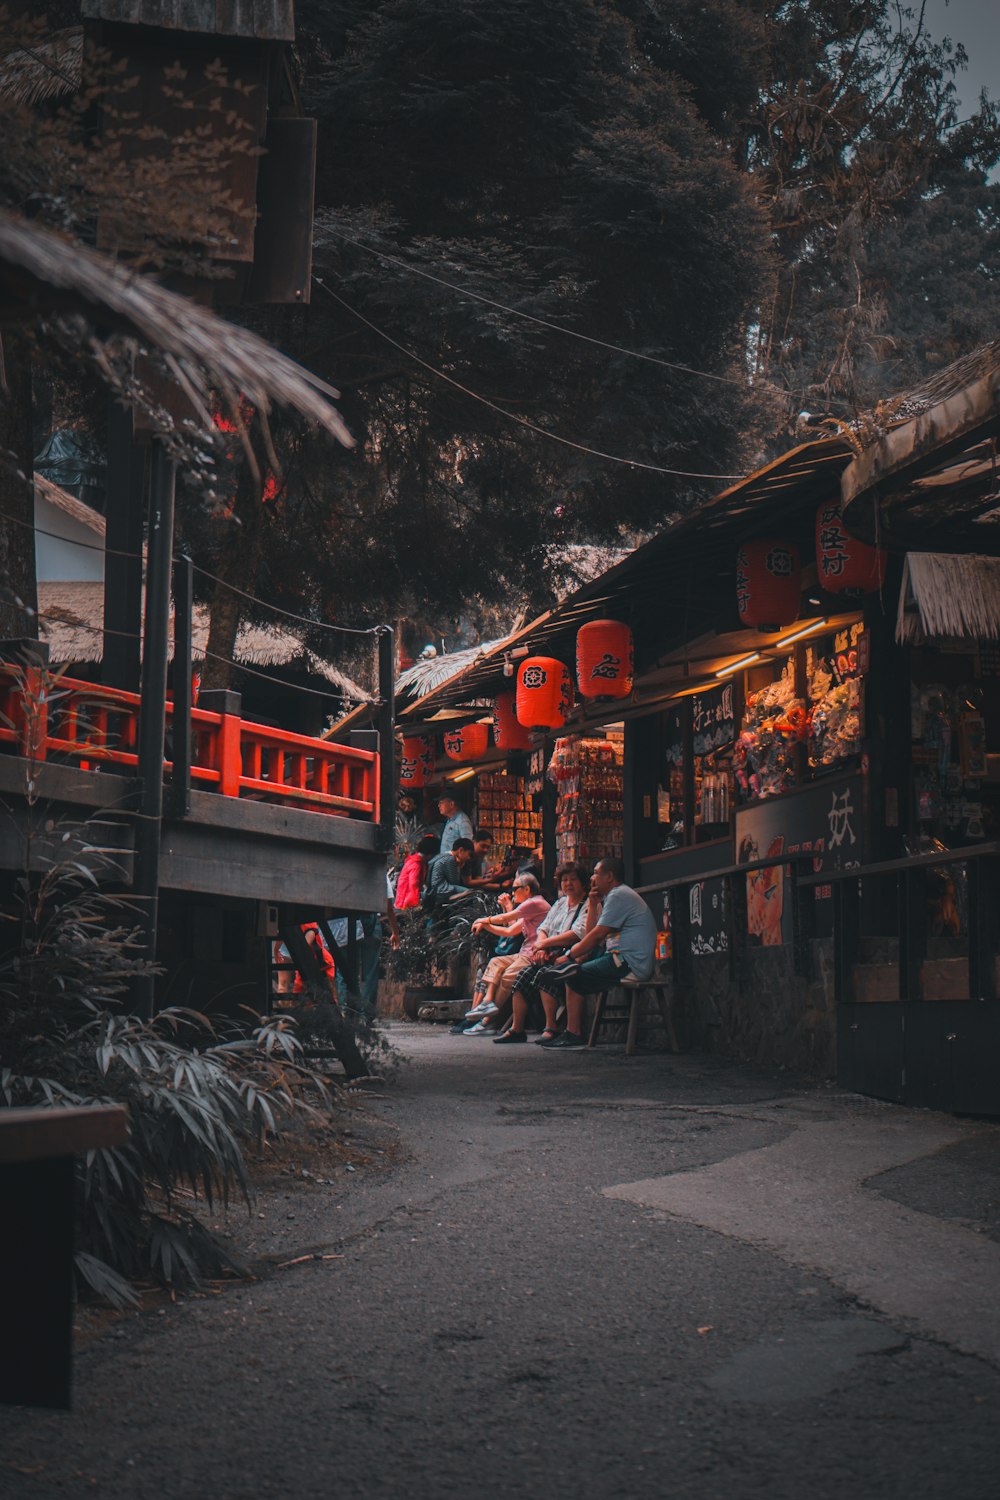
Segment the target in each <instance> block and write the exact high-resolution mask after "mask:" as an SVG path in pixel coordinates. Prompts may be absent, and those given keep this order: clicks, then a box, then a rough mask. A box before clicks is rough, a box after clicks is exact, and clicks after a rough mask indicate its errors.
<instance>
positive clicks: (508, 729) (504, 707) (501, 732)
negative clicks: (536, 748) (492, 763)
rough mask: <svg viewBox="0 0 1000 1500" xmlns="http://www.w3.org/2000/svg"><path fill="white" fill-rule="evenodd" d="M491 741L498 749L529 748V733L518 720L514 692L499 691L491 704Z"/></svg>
mask: <svg viewBox="0 0 1000 1500" xmlns="http://www.w3.org/2000/svg"><path fill="white" fill-rule="evenodd" d="M493 742H494V744H495V745H496V747H497V749H498V750H530V749H531V735H530V734H529V733H528V731H527V729H525V728H524V726H523V724H520V723H519V722H518V718H517V696H516V694H514V693H501V694H500V695H499V697H498V698H497V699H496V701H495V702H494V704H493Z"/></svg>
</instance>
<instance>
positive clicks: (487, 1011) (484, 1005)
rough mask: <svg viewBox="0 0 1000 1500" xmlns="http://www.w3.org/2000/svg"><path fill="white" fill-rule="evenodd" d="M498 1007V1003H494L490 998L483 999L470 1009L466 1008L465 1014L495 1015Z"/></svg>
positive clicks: (468, 1015)
mask: <svg viewBox="0 0 1000 1500" xmlns="http://www.w3.org/2000/svg"><path fill="white" fill-rule="evenodd" d="M499 1009H500V1007H499V1005H494V1004H493V1001H492V1000H483V1001H482V1002H481V1004H479V1005H474V1006H473V1007H472V1009H471V1010H467V1011H466V1012H465V1014H466V1017H467V1018H468V1017H472V1016H479V1017H483V1016H495V1015H496V1013H497V1011H498V1010H499Z"/></svg>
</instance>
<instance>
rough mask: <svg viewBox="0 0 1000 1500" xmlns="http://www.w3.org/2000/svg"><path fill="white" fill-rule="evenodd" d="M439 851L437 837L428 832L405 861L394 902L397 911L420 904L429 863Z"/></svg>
mask: <svg viewBox="0 0 1000 1500" xmlns="http://www.w3.org/2000/svg"><path fill="white" fill-rule="evenodd" d="M437 852H438V841H437V839H436V838H434V837H433V835H432V834H427V835H426V836H425V837H424V838H422V839H421V840H420V842H419V844H418V845H417V847H416V850H415V852H414V853H413V854H410V855H408V856H407V857H406V859H405V860H404V861H403V868H402V869H401V870H400V872H399V879H398V880H397V881H396V899H395V901H394V903H393V904H394V906H395V908H396V910H397V911H411V910H412V909H413V908H414V907H415V906H419V905H420V893H421V891H422V890H423V887H424V886H425V885H426V883H427V868H428V864H429V862H430V861H431V860H432V859H433V858H434V855H435V854H436V853H437Z"/></svg>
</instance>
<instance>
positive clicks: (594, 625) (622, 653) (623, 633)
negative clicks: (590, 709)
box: [576, 620, 635, 698]
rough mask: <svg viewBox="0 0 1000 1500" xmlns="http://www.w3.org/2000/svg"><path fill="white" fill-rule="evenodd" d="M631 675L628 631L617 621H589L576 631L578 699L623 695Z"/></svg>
mask: <svg viewBox="0 0 1000 1500" xmlns="http://www.w3.org/2000/svg"><path fill="white" fill-rule="evenodd" d="M634 675H635V649H634V647H633V644H632V632H631V630H630V629H629V628H628V626H627V625H623V624H622V622H621V621H620V620H591V621H590V622H589V624H587V625H581V626H580V629H579V630H578V631H577V634H576V681H577V685H578V687H579V689H580V697H581V698H627V697H628V696H629V695H630V693H631V692H632V682H633V678H634Z"/></svg>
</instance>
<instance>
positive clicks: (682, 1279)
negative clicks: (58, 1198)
mask: <svg viewBox="0 0 1000 1500" xmlns="http://www.w3.org/2000/svg"><path fill="white" fill-rule="evenodd" d="M393 1039H394V1041H395V1042H396V1044H397V1045H398V1046H399V1048H400V1050H401V1051H402V1052H403V1053H404V1054H405V1055H406V1057H407V1058H408V1062H407V1064H406V1065H405V1066H404V1067H402V1068H401V1070H400V1071H399V1074H398V1076H397V1077H396V1079H395V1080H394V1081H392V1082H391V1083H389V1084H387V1085H384V1086H373V1087H371V1088H368V1089H365V1090H363V1091H362V1094H361V1096H360V1097H357V1096H355V1097H354V1098H353V1100H352V1103H351V1106H350V1110H349V1113H348V1116H347V1119H348V1124H347V1126H346V1128H347V1129H348V1130H350V1132H351V1134H350V1135H349V1136H347V1137H346V1139H345V1140H344V1141H343V1149H339V1150H338V1151H336V1152H330V1153H328V1154H327V1155H325V1156H324V1155H322V1154H321V1155H320V1156H318V1157H317V1156H315V1155H312V1156H310V1155H308V1153H304V1155H303V1159H302V1160H301V1161H299V1160H298V1159H297V1157H296V1152H295V1150H294V1149H293V1150H292V1151H291V1152H290V1154H289V1155H288V1157H287V1158H286V1159H284V1160H283V1161H282V1162H281V1163H280V1164H278V1165H276V1166H275V1168H274V1169H273V1170H272V1171H271V1173H270V1175H269V1176H268V1177H267V1179H266V1181H265V1186H264V1191H263V1193H262V1196H261V1199H260V1201H259V1202H258V1204H257V1205H256V1206H255V1208H254V1211H253V1216H252V1217H251V1218H250V1219H249V1220H248V1219H247V1218H246V1217H245V1216H244V1217H243V1218H242V1219H240V1218H236V1217H234V1218H233V1220H232V1221H231V1227H232V1230H233V1233H234V1235H235V1237H236V1239H237V1240H238V1242H240V1243H241V1244H242V1246H243V1247H244V1248H245V1249H247V1250H249V1253H250V1254H251V1255H252V1256H253V1257H255V1258H256V1259H257V1261H258V1264H259V1266H260V1272H261V1274H260V1279H259V1280H258V1281H256V1282H254V1283H250V1284H240V1285H235V1286H230V1287H227V1288H226V1289H224V1290H222V1291H221V1292H220V1294H219V1295H207V1296H205V1297H203V1298H200V1299H195V1298H187V1299H182V1300H179V1301H178V1302H177V1303H176V1304H168V1305H167V1306H165V1307H159V1308H157V1309H154V1310H151V1311H150V1312H149V1313H147V1314H144V1315H142V1316H139V1317H133V1318H130V1319H126V1320H123V1321H120V1322H118V1323H117V1324H116V1325H115V1326H114V1328H113V1329H112V1331H111V1332H110V1333H108V1334H106V1335H105V1336H103V1337H101V1338H98V1339H94V1340H93V1341H92V1342H91V1343H90V1344H89V1345H88V1346H87V1347H86V1348H85V1349H84V1350H83V1351H82V1352H81V1354H80V1355H79V1357H78V1361H77V1370H76V1406H75V1410H74V1412H73V1413H71V1414H68V1415H62V1414H52V1413H43V1412H28V1411H21V1410H9V1411H6V1412H0V1493H2V1494H3V1495H4V1497H5V1500H7V1497H9V1500H22V1497H47V1496H57V1495H58V1496H63V1495H66V1496H75V1495H92V1494H95V1493H97V1494H99V1495H101V1496H108V1497H122V1500H125V1497H127V1500H140V1497H142V1500H145V1497H153V1496H155V1497H157V1500H174V1497H187V1496H195V1495H199V1496H200V1495H202V1494H203V1493H209V1494H211V1495H212V1496H213V1500H249V1497H258V1496H275V1497H285V1496H288V1497H291V1496H295V1497H299V1496H302V1495H313V1494H320V1493H325V1492H327V1491H331V1492H336V1493H338V1494H343V1495H347V1496H355V1495H356V1496H364V1497H369V1496H370V1497H378V1500H380V1497H383V1496H385V1497H389V1496H392V1497H397V1496H399V1495H400V1494H403V1495H406V1496H408V1497H409V1500H424V1497H427V1500H430V1497H436V1496H440V1495H456V1496H463V1497H464V1496H475V1497H476V1500H488V1497H493V1496H497V1497H499V1496H512V1495H521V1494H524V1495H532V1496H535V1495H537V1494H539V1493H542V1494H544V1495H545V1496H546V1497H547V1500H562V1497H567V1500H570V1497H573V1500H590V1497H593V1500H605V1497H608V1500H610V1497H612V1496H618V1495H621V1494H625V1495H629V1496H633V1495H634V1496H637V1497H646V1496H649V1497H654V1496H656V1497H660V1496H662V1495H663V1494H665V1493H674V1494H678V1495H681V1496H683V1497H685V1500H715V1497H719V1500H742V1497H752V1496H757V1495H760V1496H767V1497H768V1500H801V1497H802V1496H803V1495H806V1494H808V1496H809V1500H842V1497H843V1496H845V1495H852V1496H858V1497H862V1500H869V1497H872V1500H874V1497H882V1496H885V1497H896V1496H899V1497H902V1496H906V1497H907V1500H931V1497H945V1496H948V1497H952V1496H955V1497H958V1500H995V1496H996V1494H997V1488H998V1481H997V1474H998V1460H1000V1420H998V1418H1000V1369H998V1368H997V1365H996V1364H995V1363H994V1362H992V1361H991V1360H989V1359H985V1358H982V1357H976V1356H974V1355H970V1354H967V1353H962V1352H961V1351H960V1348H959V1347H958V1345H957V1343H956V1342H955V1341H953V1340H951V1338H950V1337H949V1335H948V1329H947V1324H946V1319H947V1307H948V1305H950V1304H948V1303H947V1299H945V1298H944V1296H943V1292H944V1291H945V1290H949V1291H950V1292H952V1293H953V1291H954V1288H953V1287H951V1266H950V1265H949V1264H946V1263H942V1264H941V1266H940V1277H941V1282H940V1285H941V1288H942V1306H941V1309H938V1313H939V1316H938V1323H939V1325H940V1326H941V1327H942V1328H943V1332H942V1333H941V1334H940V1335H939V1336H937V1337H934V1338H931V1337H928V1336H926V1334H925V1333H923V1332H922V1331H921V1325H920V1320H919V1318H910V1317H906V1316H901V1315H898V1314H896V1315H890V1314H887V1313H886V1312H885V1311H884V1310H883V1308H882V1307H881V1306H880V1305H879V1303H878V1301H877V1300H874V1301H873V1300H868V1299H865V1298H862V1297H859V1296H858V1295H857V1294H856V1293H852V1292H851V1291H849V1290H847V1289H846V1288H845V1286H844V1285H843V1284H840V1283H839V1282H838V1279H837V1275H836V1273H835V1272H834V1273H825V1272H824V1271H823V1269H822V1266H820V1265H816V1264H800V1263H795V1259H794V1253H795V1252H793V1251H788V1252H781V1253H776V1252H775V1251H774V1250H772V1249H768V1248H763V1247H762V1246H761V1245H760V1244H759V1243H754V1242H753V1236H752V1233H751V1231H750V1230H744V1229H743V1228H741V1227H740V1224H739V1223H737V1224H736V1227H735V1228H734V1229H733V1230H732V1231H727V1232H720V1231H719V1230H717V1229H712V1228H706V1227H705V1225H704V1224H703V1223H699V1222H695V1221H693V1219H692V1218H690V1217H684V1215H683V1214H681V1213H677V1212H671V1211H667V1210H665V1209H663V1208H660V1207H650V1206H646V1205H644V1204H643V1203H640V1202H636V1201H631V1200H630V1199H629V1198H628V1197H627V1196H626V1197H622V1196H615V1195H614V1194H617V1193H618V1192H620V1191H621V1190H622V1188H623V1185H629V1184H637V1183H638V1184H644V1185H645V1184H648V1183H651V1182H652V1183H657V1182H659V1181H660V1180H661V1179H662V1180H665V1181H666V1183H667V1186H668V1187H669V1184H670V1181H671V1179H673V1180H674V1181H678V1180H679V1179H678V1176H677V1174H687V1175H688V1176H689V1178H690V1184H688V1185H691V1184H696V1183H697V1182H703V1183H704V1184H705V1193H706V1194H708V1193H710V1189H711V1184H712V1182H713V1180H714V1179H713V1177H712V1175H711V1173H712V1170H713V1168H716V1169H718V1170H721V1169H722V1168H724V1166H725V1164H726V1163H730V1164H733V1163H738V1162H739V1161H740V1160H741V1159H745V1161H746V1163H747V1167H748V1171H749V1169H750V1167H751V1166H752V1167H753V1170H754V1172H756V1173H757V1174H758V1177H757V1178H755V1179H751V1178H748V1180H763V1179H762V1178H760V1174H761V1173H766V1171H767V1164H768V1162H769V1161H770V1160H771V1154H773V1155H774V1157H775V1159H778V1158H779V1157H783V1158H787V1156H788V1153H789V1151H792V1152H793V1154H794V1143H795V1139H796V1136H797V1134H798V1133H800V1132H801V1133H802V1135H803V1139H805V1137H806V1132H807V1131H810V1132H812V1137H811V1138H814V1137H815V1131H816V1128H817V1126H818V1125H827V1126H829V1127H830V1130H831V1137H830V1138H831V1141H832V1142H834V1143H835V1142H836V1139H837V1131H838V1130H840V1129H841V1128H844V1129H851V1130H865V1131H869V1132H870V1133H873V1134H874V1137H875V1138H877V1137H878V1135H879V1133H880V1132H881V1131H882V1129H883V1126H886V1127H890V1126H891V1129H892V1131H894V1132H895V1138H896V1141H897V1156H898V1155H899V1151H898V1144H899V1136H900V1132H903V1133H904V1134H905V1131H906V1129H907V1121H908V1120H910V1119H911V1118H912V1120H913V1131H914V1136H913V1139H914V1148H913V1149H914V1157H913V1160H912V1161H908V1162H903V1163H902V1164H900V1163H899V1162H897V1164H896V1165H894V1166H893V1167H892V1168H891V1169H890V1170H888V1171H886V1172H884V1173H879V1174H876V1175H875V1176H874V1177H873V1178H872V1179H871V1180H870V1181H868V1182H866V1183H864V1184H861V1185H860V1186H861V1188H862V1189H863V1191H864V1192H866V1193H868V1194H870V1195H871V1196H872V1200H873V1202H874V1201H875V1200H877V1204H878V1207H879V1212H880V1213H881V1214H882V1215H883V1217H884V1215H885V1214H886V1213H887V1212H888V1213H897V1212H898V1215H899V1220H898V1222H899V1236H898V1255H899V1265H900V1268H901V1270H900V1275H901V1278H902V1279H903V1280H904V1281H905V1267H906V1263H907V1248H908V1245H910V1246H912V1242H913V1235H914V1233H915V1232H919V1229H920V1226H921V1224H923V1223H926V1224H927V1225H928V1226H930V1225H933V1226H940V1225H941V1224H942V1223H947V1225H948V1226H949V1228H950V1231H951V1232H953V1233H954V1234H956V1235H961V1236H965V1237H967V1239H968V1242H969V1243H970V1245H971V1244H972V1243H973V1242H974V1243H975V1246H976V1248H977V1250H981V1251H985V1252H987V1253H993V1252H994V1249H995V1247H994V1241H993V1240H992V1239H991V1237H990V1236H991V1234H992V1233H993V1231H994V1228H995V1213H996V1199H995V1197H994V1196H993V1193H994V1188H995V1183H996V1169H997V1163H998V1160H1000V1129H998V1128H997V1127H995V1126H990V1125H983V1124H976V1123H974V1122H964V1123H963V1122H955V1121H951V1120H948V1119H946V1118H945V1117H941V1116H937V1117H931V1119H932V1121H937V1122H940V1127H939V1132H938V1133H939V1134H940V1136H941V1138H942V1139H944V1140H946V1142H947V1144H946V1145H945V1146H944V1147H943V1148H939V1149H935V1150H933V1151H930V1152H929V1151H928V1150H927V1149H926V1142H927V1140H928V1138H929V1137H928V1135H927V1122H928V1117H927V1116H926V1115H923V1116H912V1117H911V1116H909V1115H908V1114H907V1113H906V1112H905V1111H897V1110H890V1109H889V1107H887V1106H881V1105H876V1104H873V1103H870V1102H869V1101H863V1100H859V1099H857V1098H853V1097H850V1096H844V1095H840V1094H837V1093H836V1092H834V1091H832V1090H826V1089H822V1088H815V1087H812V1086H810V1085H806V1084H803V1083H801V1081H797V1080H790V1079H789V1078H788V1076H787V1075H780V1076H779V1075H774V1076H771V1075H767V1074H764V1073H761V1072H757V1071H753V1070H750V1069H746V1068H740V1067H738V1066H736V1065H733V1064H730V1063H727V1062H725V1061H723V1060H720V1059H716V1058H706V1057H698V1056H682V1057H668V1056H664V1055H662V1054H649V1055H640V1056H637V1057H635V1058H625V1056H624V1049H623V1048H621V1047H620V1046H612V1045H609V1046H602V1047H600V1048H599V1049H597V1051H596V1052H594V1053H583V1054H580V1053H570V1054H565V1055H553V1054H551V1053H549V1054H546V1053H545V1052H543V1051H542V1050H541V1049H538V1048H535V1047H532V1046H531V1045H530V1044H529V1045H527V1046H524V1047H516V1048H515V1047H504V1048H501V1049H500V1050H499V1051H497V1049H496V1048H494V1047H493V1046H492V1045H491V1043H489V1042H488V1041H487V1042H482V1041H474V1040H469V1039H464V1038H452V1037H450V1036H449V1035H447V1033H446V1032H445V1031H444V1030H442V1029H439V1028H435V1027H427V1026H409V1027H408V1026H401V1025H400V1026H396V1027H394V1028H393ZM921 1132H922V1133H921ZM341 1134H343V1132H341ZM834 1149H835V1144H834ZM769 1153H770V1154H769ZM903 1154H904V1155H905V1152H904V1153H903ZM303 1165H304V1166H305V1169H306V1171H307V1172H308V1173H309V1174H310V1175H309V1176H308V1177H305V1178H303V1177H302V1175H301V1172H302V1167H303ZM350 1167H353V1168H354V1170H353V1171H350V1170H348V1169H349V1168H350ZM697 1174H704V1175H703V1176H701V1177H698V1176H697ZM628 1191H631V1189H628ZM703 1196H704V1194H703ZM845 1201H846V1200H845ZM851 1202H852V1203H855V1204H856V1199H851ZM827 1210H828V1212H829V1216H830V1223H831V1225H832V1228H831V1238H836V1237H837V1236H838V1233H839V1232H840V1231H839V1229H838V1226H837V1217H838V1216H837V1204H836V1203H835V1202H833V1203H830V1204H828V1205H827ZM784 1211H785V1210H782V1209H781V1208H780V1206H779V1208H778V1209H777V1210H775V1217H776V1219H778V1220H780V1219H781V1217H782V1213H783V1212H784ZM797 1211H798V1210H796V1208H795V1206H794V1205H793V1204H791V1203H789V1205H788V1207H787V1213H788V1214H789V1215H792V1214H794V1213H795V1212H797ZM260 1216H262V1217H260ZM777 1227H778V1228H779V1229H780V1228H782V1227H783V1226H782V1225H781V1224H780V1223H779V1224H778V1226H777ZM843 1227H844V1232H845V1233H846V1232H847V1230H849V1229H850V1228H851V1226H850V1225H849V1224H845V1225H844V1226H843ZM855 1227H856V1226H855ZM778 1238H779V1239H780V1236H778ZM963 1243H964V1241H963ZM995 1253H996V1254H997V1256H998V1258H1000V1251H996V1252H995ZM303 1255H312V1256H326V1257H329V1258H326V1259H310V1260H300V1259H299V1257H301V1256H303ZM819 1258H820V1259H822V1257H819ZM289 1261H294V1262H295V1264H292V1265H288V1264H286V1263H287V1262H289ZM998 1263H1000V1260H998ZM279 1267H283V1268H282V1269H279ZM931 1300H934V1299H933V1295H932V1297H931Z"/></svg>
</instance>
